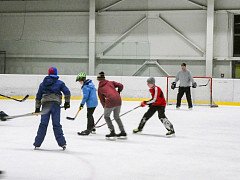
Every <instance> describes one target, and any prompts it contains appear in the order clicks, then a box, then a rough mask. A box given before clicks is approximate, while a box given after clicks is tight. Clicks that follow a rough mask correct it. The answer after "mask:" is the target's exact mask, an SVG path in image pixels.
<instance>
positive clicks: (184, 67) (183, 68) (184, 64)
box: [181, 63, 187, 71]
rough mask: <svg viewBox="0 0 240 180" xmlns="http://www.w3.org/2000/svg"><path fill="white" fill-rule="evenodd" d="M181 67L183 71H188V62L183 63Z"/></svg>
mask: <svg viewBox="0 0 240 180" xmlns="http://www.w3.org/2000/svg"><path fill="white" fill-rule="evenodd" d="M181 68H182V70H183V71H186V69H187V65H186V63H182V64H181Z"/></svg>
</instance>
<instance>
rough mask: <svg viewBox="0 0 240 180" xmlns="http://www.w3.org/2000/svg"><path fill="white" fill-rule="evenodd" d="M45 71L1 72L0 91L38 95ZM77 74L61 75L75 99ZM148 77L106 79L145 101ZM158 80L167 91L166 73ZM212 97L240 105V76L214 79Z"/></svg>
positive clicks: (218, 101) (128, 97)
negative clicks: (24, 72)
mask: <svg viewBox="0 0 240 180" xmlns="http://www.w3.org/2000/svg"><path fill="white" fill-rule="evenodd" d="M44 77H45V76H44V75H18V74H8V75H6V74H5V75H2V74H1V75H0V84H1V86H0V92H1V94H5V95H8V96H14V97H19V98H21V97H23V96H25V95H26V94H29V95H30V99H35V95H36V92H37V89H38V87H39V84H40V83H41V82H42V80H43V78H44ZM75 78H76V77H75V76H74V75H62V76H60V79H61V80H63V81H64V82H65V84H66V85H67V86H68V87H69V89H70V91H71V94H72V99H81V88H80V84H79V83H77V82H75ZM88 78H89V79H92V80H93V82H94V84H95V86H96V88H97V87H98V81H97V78H96V76H88ZM147 78H148V77H135V76H134V77H133V76H107V77H106V79H108V80H113V81H117V82H120V83H122V84H123V85H124V90H123V92H122V93H121V96H122V98H123V100H127V101H142V100H146V99H149V98H150V93H149V91H148V87H147V84H146V80H147ZM156 84H157V85H158V86H160V87H161V88H162V90H163V92H164V94H165V97H166V93H167V77H156ZM212 98H213V100H214V102H215V103H216V104H218V105H240V80H238V79H217V78H213V79H212ZM0 99H3V98H0Z"/></svg>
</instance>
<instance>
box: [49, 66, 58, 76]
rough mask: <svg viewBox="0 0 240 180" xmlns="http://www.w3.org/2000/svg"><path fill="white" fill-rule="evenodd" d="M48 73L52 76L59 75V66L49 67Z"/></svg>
mask: <svg viewBox="0 0 240 180" xmlns="http://www.w3.org/2000/svg"><path fill="white" fill-rule="evenodd" d="M48 75H49V76H51V77H58V71H57V68H55V67H50V68H49V69H48Z"/></svg>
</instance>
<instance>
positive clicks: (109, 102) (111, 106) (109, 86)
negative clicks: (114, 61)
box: [97, 72, 127, 139]
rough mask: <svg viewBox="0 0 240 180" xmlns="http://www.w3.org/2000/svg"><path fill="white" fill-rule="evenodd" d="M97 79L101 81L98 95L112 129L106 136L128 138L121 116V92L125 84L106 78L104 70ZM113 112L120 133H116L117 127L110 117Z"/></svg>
mask: <svg viewBox="0 0 240 180" xmlns="http://www.w3.org/2000/svg"><path fill="white" fill-rule="evenodd" d="M97 79H98V81H99V86H98V96H99V99H100V101H101V104H102V106H103V108H104V118H105V120H106V123H107V125H108V128H109V130H110V134H107V135H106V138H107V139H115V137H118V138H126V137H127V134H126V132H125V130H124V127H123V124H122V121H121V119H120V117H119V114H120V110H121V105H122V100H121V96H120V93H121V91H122V90H123V85H122V84H121V83H118V82H115V81H108V80H105V75H104V72H100V73H99V76H98V77H97ZM116 89H117V90H116ZM112 112H113V117H114V119H115V121H116V122H117V124H118V126H119V129H120V131H121V132H120V134H115V129H114V126H113V124H112V121H111V119H110V115H111V113H112Z"/></svg>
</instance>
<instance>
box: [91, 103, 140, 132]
mask: <svg viewBox="0 0 240 180" xmlns="http://www.w3.org/2000/svg"><path fill="white" fill-rule="evenodd" d="M139 107H141V106H137V107H135V108H133V109H131V110H129V111H127V112H125V113H123V114H121V115H120V116H119V117H122V116H124V115H126V114H128V113H130V112H132V111H134V110H136V109H137V108H139ZM114 120H115V119H112V120H111V121H114ZM106 124H107V123H103V124H101V125H99V126H95V128H100V127H102V126H105V125H106ZM95 125H97V123H96V124H95Z"/></svg>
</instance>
